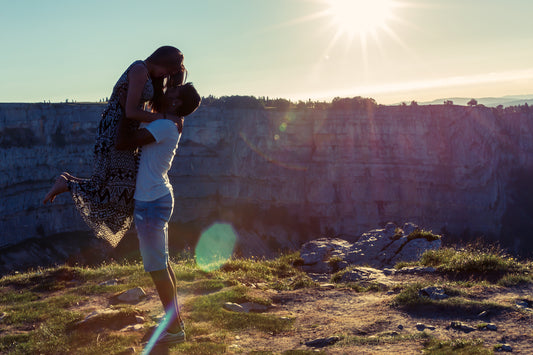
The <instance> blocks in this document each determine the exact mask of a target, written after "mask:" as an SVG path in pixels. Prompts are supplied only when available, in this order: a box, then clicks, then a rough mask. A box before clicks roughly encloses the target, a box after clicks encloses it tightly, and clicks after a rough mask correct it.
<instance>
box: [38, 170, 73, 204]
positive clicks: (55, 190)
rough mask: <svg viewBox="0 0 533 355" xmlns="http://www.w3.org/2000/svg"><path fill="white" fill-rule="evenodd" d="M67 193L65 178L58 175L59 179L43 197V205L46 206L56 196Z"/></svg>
mask: <svg viewBox="0 0 533 355" xmlns="http://www.w3.org/2000/svg"><path fill="white" fill-rule="evenodd" d="M67 191H68V186H67V178H66V177H65V176H63V175H59V177H58V178H57V179H56V182H55V184H54V186H52V188H51V189H50V191H48V193H47V194H46V196H45V197H44V200H43V204H45V205H46V203H47V202H50V203H52V202H54V200H55V199H56V196H57V195H59V194H62V193H63V192H67Z"/></svg>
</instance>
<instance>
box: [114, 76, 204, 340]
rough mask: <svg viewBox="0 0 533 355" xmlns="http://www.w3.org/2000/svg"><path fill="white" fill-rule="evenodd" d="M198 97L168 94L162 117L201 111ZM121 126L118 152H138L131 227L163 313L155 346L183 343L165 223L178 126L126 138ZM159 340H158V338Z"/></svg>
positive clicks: (159, 126) (151, 127)
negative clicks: (138, 150) (132, 225)
mask: <svg viewBox="0 0 533 355" xmlns="http://www.w3.org/2000/svg"><path fill="white" fill-rule="evenodd" d="M200 101H201V99H200V95H198V92H196V89H195V88H194V86H193V85H192V84H191V83H187V84H185V85H182V86H179V87H177V88H171V89H168V90H167V92H166V93H165V97H164V99H163V103H162V107H161V108H160V112H163V113H165V112H166V113H167V114H172V115H176V114H177V115H178V116H186V115H188V114H190V113H192V112H194V111H195V110H196V108H198V106H199V105H200ZM124 127H125V125H122V124H121V126H119V133H118V138H117V143H116V146H117V149H132V148H134V147H137V146H142V152H141V158H140V162H139V170H138V172H137V181H136V185H135V195H134V199H135V211H134V221H135V228H136V229H137V236H138V238H139V248H140V251H141V256H142V259H143V264H144V269H145V271H147V272H149V273H150V276H151V277H152V280H153V281H154V284H155V286H156V289H157V293H158V294H159V298H160V299H161V303H162V304H163V307H164V309H165V312H166V315H167V316H166V321H167V322H168V325H167V326H166V329H161V330H160V332H161V334H160V335H159V337H158V340H157V342H158V343H160V344H161V343H166V344H173V343H179V342H183V341H185V331H184V329H183V322H182V320H181V317H180V314H179V307H178V295H177V289H176V287H177V283H176V276H175V275H174V271H173V270H172V267H171V266H170V263H169V258H168V221H169V220H170V217H171V216H172V210H173V207H174V196H173V193H172V185H171V184H170V182H169V179H168V174H167V173H168V171H169V170H170V167H171V166H172V161H173V159H174V155H175V153H176V149H177V148H178V142H179V140H180V137H181V129H182V126H181V125H176V124H175V123H174V122H173V121H171V120H168V119H159V120H155V121H153V122H150V123H148V124H146V123H143V124H141V127H140V129H138V130H136V131H134V132H131V131H130V132H128V131H127V130H126V129H125V128H124ZM156 336H157V335H156Z"/></svg>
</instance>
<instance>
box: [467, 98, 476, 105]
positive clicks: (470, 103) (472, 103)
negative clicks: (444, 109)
mask: <svg viewBox="0 0 533 355" xmlns="http://www.w3.org/2000/svg"><path fill="white" fill-rule="evenodd" d="M467 105H468V106H476V105H477V100H476V99H472V100H470V101H468V103H467Z"/></svg>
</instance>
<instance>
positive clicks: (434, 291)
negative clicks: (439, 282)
mask: <svg viewBox="0 0 533 355" xmlns="http://www.w3.org/2000/svg"><path fill="white" fill-rule="evenodd" d="M418 294H419V295H420V296H423V297H424V296H425V297H429V298H431V299H432V300H443V299H445V298H448V295H447V294H446V293H445V292H444V289H442V288H440V287H434V286H429V287H425V288H423V289H421V290H420V291H418Z"/></svg>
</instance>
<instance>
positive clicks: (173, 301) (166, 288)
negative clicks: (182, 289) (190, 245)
mask: <svg viewBox="0 0 533 355" xmlns="http://www.w3.org/2000/svg"><path fill="white" fill-rule="evenodd" d="M150 276H151V277H152V280H153V281H154V284H155V288H156V290H157V293H158V294H159V299H160V300H161V303H162V304H163V308H164V309H165V312H166V313H167V316H169V317H170V322H169V326H168V331H169V332H171V333H177V332H179V331H180V330H182V329H181V324H180V321H181V317H180V314H179V309H178V292H177V289H176V276H175V275H174V271H173V270H172V268H171V267H170V265H169V264H167V268H166V269H163V270H158V271H152V272H150ZM169 313H170V314H169Z"/></svg>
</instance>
